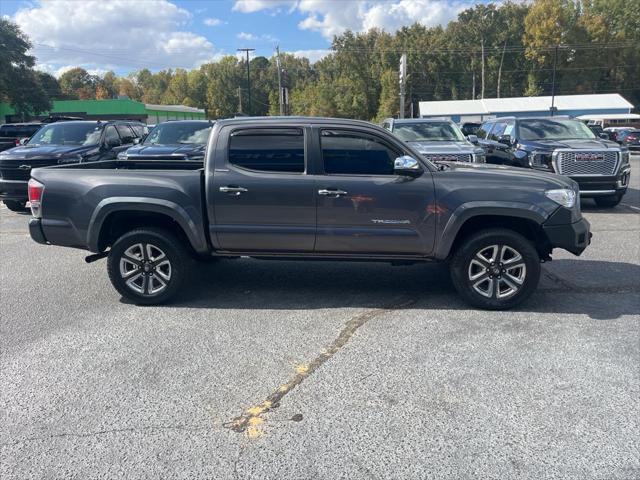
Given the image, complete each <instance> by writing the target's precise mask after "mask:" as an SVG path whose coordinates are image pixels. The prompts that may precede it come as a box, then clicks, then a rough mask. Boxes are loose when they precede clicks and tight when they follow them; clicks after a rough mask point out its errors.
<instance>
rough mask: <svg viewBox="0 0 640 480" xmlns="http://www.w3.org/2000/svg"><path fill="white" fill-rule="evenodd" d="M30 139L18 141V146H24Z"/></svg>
mask: <svg viewBox="0 0 640 480" xmlns="http://www.w3.org/2000/svg"><path fill="white" fill-rule="evenodd" d="M29 138H30V137H25V138H21V139H20V141H19V142H18V144H19V145H26V144H27V142H28V141H29Z"/></svg>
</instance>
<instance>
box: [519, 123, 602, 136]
mask: <svg viewBox="0 0 640 480" xmlns="http://www.w3.org/2000/svg"><path fill="white" fill-rule="evenodd" d="M518 128H519V130H520V138H521V139H522V140H571V139H583V138H584V139H586V138H596V136H595V135H594V133H593V132H592V131H591V130H590V129H589V127H587V126H586V125H585V124H584V123H582V122H580V121H578V120H569V119H558V120H555V119H551V118H541V119H531V120H520V123H519V124H518Z"/></svg>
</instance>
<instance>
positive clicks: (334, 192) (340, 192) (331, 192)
mask: <svg viewBox="0 0 640 480" xmlns="http://www.w3.org/2000/svg"><path fill="white" fill-rule="evenodd" d="M346 194H347V192H345V191H344V190H327V189H322V190H318V195H324V196H327V197H340V196H342V195H346Z"/></svg>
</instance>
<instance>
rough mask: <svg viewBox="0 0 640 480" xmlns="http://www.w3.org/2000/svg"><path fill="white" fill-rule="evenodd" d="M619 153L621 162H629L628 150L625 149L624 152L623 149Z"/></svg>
mask: <svg viewBox="0 0 640 480" xmlns="http://www.w3.org/2000/svg"><path fill="white" fill-rule="evenodd" d="M620 155H622V164H623V165H624V164H627V163H629V150H627V151H626V152H625V151H623V152H622V153H621V154H620Z"/></svg>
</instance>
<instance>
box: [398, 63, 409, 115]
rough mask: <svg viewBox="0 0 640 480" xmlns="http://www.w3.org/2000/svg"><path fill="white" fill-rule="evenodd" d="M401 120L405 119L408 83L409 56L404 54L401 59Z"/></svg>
mask: <svg viewBox="0 0 640 480" xmlns="http://www.w3.org/2000/svg"><path fill="white" fill-rule="evenodd" d="M399 78H400V118H404V97H405V93H406V92H405V87H406V83H407V54H406V53H403V54H402V56H401V57H400V75H399Z"/></svg>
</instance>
